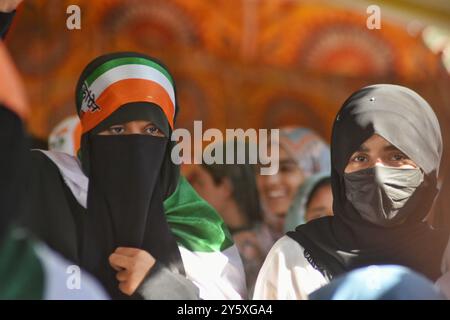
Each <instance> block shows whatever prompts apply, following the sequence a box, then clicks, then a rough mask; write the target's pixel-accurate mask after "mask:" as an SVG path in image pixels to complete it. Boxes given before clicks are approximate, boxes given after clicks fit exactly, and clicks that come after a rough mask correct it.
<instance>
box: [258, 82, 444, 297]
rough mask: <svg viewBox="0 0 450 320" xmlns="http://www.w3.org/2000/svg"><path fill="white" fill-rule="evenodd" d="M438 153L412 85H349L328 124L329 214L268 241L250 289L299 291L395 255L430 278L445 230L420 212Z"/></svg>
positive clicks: (432, 190) (429, 196)
mask: <svg viewBox="0 0 450 320" xmlns="http://www.w3.org/2000/svg"><path fill="white" fill-rule="evenodd" d="M441 156H442V137H441V131H440V127H439V123H438V120H437V118H436V115H435V114H434V112H433V110H432V109H431V107H430V106H429V105H428V103H427V102H426V101H425V100H424V99H423V98H422V97H420V96H419V95H418V94H417V93H415V92H414V91H412V90H410V89H408V88H405V87H401V86H396V85H386V84H381V85H373V86H369V87H365V88H363V89H361V90H359V91H357V92H355V93H354V94H352V95H351V96H350V97H349V98H348V99H347V101H346V102H345V103H344V105H343V106H342V108H341V110H340V111H339V113H338V115H337V117H336V120H335V122H334V126H333V133H332V143H331V159H332V172H331V179H332V190H333V211H334V216H333V217H324V218H320V219H317V220H314V221H311V222H309V223H307V224H305V225H302V226H299V227H297V229H296V230H295V231H294V232H289V233H288V234H287V235H286V236H285V237H283V238H282V239H280V240H279V241H278V243H276V244H275V245H274V247H273V248H272V250H271V252H270V253H269V255H268V257H267V259H266V261H265V263H264V265H263V267H262V269H261V271H260V274H259V276H258V281H257V285H256V289H255V296H254V298H256V299H302V298H306V297H307V295H308V294H309V293H311V292H312V291H314V290H315V289H317V288H319V287H321V286H323V285H325V284H326V283H328V282H329V281H330V280H331V279H332V278H333V277H335V276H337V275H340V274H342V273H345V272H348V271H350V270H353V269H356V268H359V267H364V266H369V265H383V264H396V265H402V266H405V267H409V268H411V269H412V270H414V271H416V272H419V273H421V274H423V275H425V276H426V277H427V278H429V279H430V280H432V281H436V280H437V279H438V278H439V276H440V262H441V258H442V253H443V250H444V248H445V241H446V239H445V237H442V235H441V234H440V233H439V232H438V231H436V230H433V229H432V228H430V227H429V225H428V224H427V223H426V222H424V220H425V218H426V217H427V215H428V212H429V211H430V209H431V206H432V204H433V201H434V199H435V197H436V195H437V193H438V189H437V176H438V173H439V164H440V161H441Z"/></svg>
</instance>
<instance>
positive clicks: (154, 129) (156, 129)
mask: <svg viewBox="0 0 450 320" xmlns="http://www.w3.org/2000/svg"><path fill="white" fill-rule="evenodd" d="M147 132H148V133H150V134H158V133H159V129H158V128H156V127H149V128H147Z"/></svg>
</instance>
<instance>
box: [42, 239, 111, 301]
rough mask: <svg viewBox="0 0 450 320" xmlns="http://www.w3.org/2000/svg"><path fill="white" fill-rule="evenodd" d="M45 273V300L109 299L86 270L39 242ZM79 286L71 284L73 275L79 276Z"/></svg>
mask: <svg viewBox="0 0 450 320" xmlns="http://www.w3.org/2000/svg"><path fill="white" fill-rule="evenodd" d="M35 249H36V253H37V255H38V257H39V260H40V261H41V263H42V265H43V269H44V273H45V284H44V297H43V299H45V300H107V299H109V298H108V295H107V294H106V293H105V291H104V290H103V288H102V287H101V286H100V284H99V283H98V281H97V280H95V279H94V278H93V277H92V276H91V275H89V274H88V273H87V272H86V271H84V270H81V269H79V267H77V266H75V265H73V263H71V262H69V261H67V260H66V259H64V258H63V257H62V256H60V255H59V254H58V253H56V252H54V251H52V250H50V249H49V248H48V247H47V246H45V245H44V244H42V243H39V244H38V245H36V247H35ZM74 267H75V268H76V269H77V272H79V276H80V278H79V286H77V285H76V286H71V277H74V276H78V274H75V273H74V271H73V270H74Z"/></svg>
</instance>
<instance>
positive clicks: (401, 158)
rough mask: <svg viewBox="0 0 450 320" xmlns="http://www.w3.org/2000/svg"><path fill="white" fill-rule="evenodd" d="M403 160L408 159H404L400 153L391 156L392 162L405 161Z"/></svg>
mask: <svg viewBox="0 0 450 320" xmlns="http://www.w3.org/2000/svg"><path fill="white" fill-rule="evenodd" d="M405 159H408V157H406V156H405V155H404V154H402V153H397V154H394V155H393V156H392V160H394V161H401V160H405Z"/></svg>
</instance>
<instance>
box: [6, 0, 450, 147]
mask: <svg viewBox="0 0 450 320" xmlns="http://www.w3.org/2000/svg"><path fill="white" fill-rule="evenodd" d="M330 3H331V2H330ZM71 4H77V5H79V6H80V8H81V13H82V16H81V19H82V20H81V22H82V29H81V30H73V31H69V30H67V28H66V19H67V17H68V15H67V14H66V8H67V6H68V5H71ZM366 19H367V14H366V12H365V11H361V10H359V11H352V8H347V9H345V8H338V7H333V5H332V4H327V3H326V2H323V1H287V0H284V1H283V0H279V1H277V0H266V1H264V0H214V1H213V0H148V1H145V0H127V1H124V0H95V1H93V0H79V1H76V0H69V1H66V0H40V1H37V0H36V1H33V2H32V1H28V2H26V3H25V4H24V5H23V7H22V8H21V10H20V11H19V13H18V16H17V19H16V20H15V24H14V26H13V28H12V30H11V32H10V34H9V35H8V40H7V42H8V45H9V46H10V48H11V51H12V53H13V56H14V57H15V59H16V61H17V62H18V65H19V68H20V70H21V72H22V73H23V75H24V78H25V80H26V85H27V89H28V92H29V94H30V100H31V102H32V105H33V117H32V121H31V123H30V129H31V131H32V132H33V133H34V134H35V135H37V136H39V137H42V138H45V137H46V136H47V134H48V133H49V130H51V128H52V127H53V126H54V125H55V124H56V123H57V122H58V121H60V120H61V119H62V118H63V117H65V116H68V115H70V114H73V113H74V110H75V106H74V87H75V83H76V81H77V78H78V76H79V74H80V72H81V70H82V68H83V67H84V66H85V65H86V64H87V63H88V62H89V61H90V60H91V59H92V58H94V57H95V56H97V55H100V54H102V53H105V52H108V51H117V50H137V51H142V52H144V53H147V54H149V55H152V56H155V57H157V58H159V59H161V60H163V61H164V62H165V63H166V64H167V65H168V66H169V69H171V71H172V73H173V74H174V77H175V81H176V84H177V87H178V100H179V104H180V107H181V114H180V118H179V121H178V126H179V127H187V128H191V127H192V122H193V120H197V119H198V120H203V121H204V127H217V128H220V129H224V128H236V127H239V128H250V127H253V128H270V127H278V126H281V125H303V126H309V127H312V128H314V129H316V130H317V131H318V132H319V133H320V134H321V135H322V136H323V137H324V138H326V139H328V138H329V136H330V133H331V124H332V121H333V117H334V115H335V114H336V111H337V109H338V108H339V107H340V105H341V104H342V102H343V101H344V100H345V98H346V97H347V96H348V95H349V94H350V93H351V92H352V91H354V90H356V89H358V88H360V87H362V86H364V85H367V84H372V83H377V82H389V83H399V84H404V85H408V86H410V87H412V88H413V89H415V90H417V91H418V92H419V93H421V94H422V95H423V96H424V97H425V98H426V99H428V100H429V101H430V102H431V103H432V105H433V106H434V108H435V109H436V111H437V112H438V114H439V118H440V121H441V123H442V126H443V127H444V131H445V135H446V136H448V132H449V129H448V126H449V124H450V110H449V108H450V106H449V102H450V90H449V87H450V86H449V80H448V78H449V77H448V74H447V73H446V72H445V71H444V69H443V67H442V65H441V60H440V58H439V57H438V56H436V55H434V54H432V53H431V52H430V51H429V50H428V49H427V48H426V47H425V45H424V44H423V41H422V39H421V36H420V34H417V35H410V34H409V33H408V32H407V31H406V28H405V26H403V25H401V24H398V23H397V22H396V21H385V20H382V28H381V29H380V30H369V29H367V28H366Z"/></svg>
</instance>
